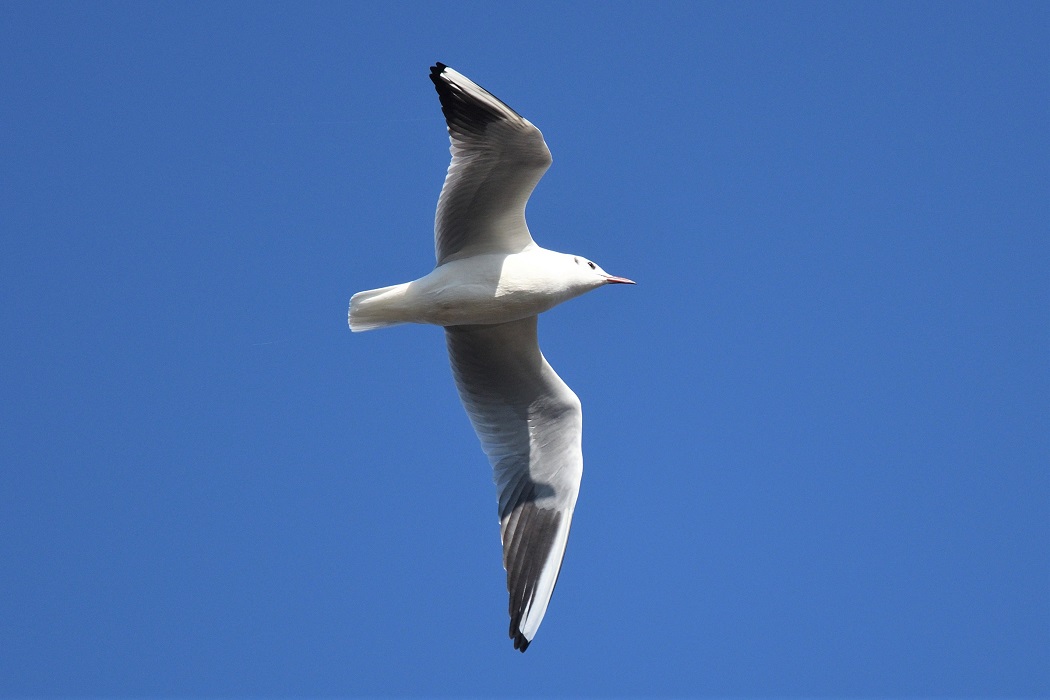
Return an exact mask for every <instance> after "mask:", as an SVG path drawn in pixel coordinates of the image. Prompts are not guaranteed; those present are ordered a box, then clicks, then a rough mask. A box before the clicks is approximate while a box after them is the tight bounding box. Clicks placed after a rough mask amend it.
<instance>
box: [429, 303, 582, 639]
mask: <svg viewBox="0 0 1050 700" xmlns="http://www.w3.org/2000/svg"><path fill="white" fill-rule="evenodd" d="M445 338H446V341H447V343H448V352H449V358H450V360H451V363H452V374H453V375H454V377H455V379H456V386H457V388H458V389H459V395H460V398H461V399H462V400H463V406H464V407H465V408H466V410H467V415H468V416H470V421H471V423H472V424H473V425H474V430H475V432H477V434H478V438H479V439H480V440H481V445H482V448H483V449H484V450H485V454H486V455H488V458H489V462H490V463H491V464H492V469H493V472H494V475H493V476H494V480H495V482H496V488H497V491H498V493H499V516H500V535H501V538H502V540H503V566H504V568H506V570H507V591H508V592H509V593H510V636H511V638H512V639H513V640H514V648H515V649H521V651H525V649H526V648H527V647H528V645H529V643H530V642H531V641H532V638H533V636H534V635H535V634H536V630H537V628H539V626H540V622H541V621H542V620H543V615H544V613H546V611H547V604H548V603H549V601H550V598H551V594H552V593H553V592H554V585H555V584H556V583H557V580H558V572H559V571H560V570H561V562H562V558H563V557H564V556H565V545H566V542H567V541H568V537H569V525H570V523H571V521H572V513H573V509H574V508H575V506H576V497H577V495H578V494H579V490H580V479H581V477H582V476H583V451H582V447H581V433H582V427H583V414H582V411H581V409H580V400H579V399H578V398H577V397H576V394H574V393H573V391H572V389H570V388H569V387H568V386H567V385H566V384H565V382H563V381H562V380H561V378H560V377H559V376H558V375H557V374H556V373H555V371H554V370H553V369H552V368H551V366H550V365H549V364H548V363H547V361H546V359H544V357H543V355H542V354H541V353H540V349H539V344H538V342H537V338H536V317H535V316H532V317H529V318H525V319H522V320H520V321H512V322H510V323H501V324H497V325H491V326H452V327H448V328H446V329H445Z"/></svg>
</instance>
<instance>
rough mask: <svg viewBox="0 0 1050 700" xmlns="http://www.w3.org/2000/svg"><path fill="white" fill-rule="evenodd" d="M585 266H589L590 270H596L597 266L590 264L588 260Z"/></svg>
mask: <svg viewBox="0 0 1050 700" xmlns="http://www.w3.org/2000/svg"><path fill="white" fill-rule="evenodd" d="M587 264H588V265H590V266H591V269H592V270H596V269H598V266H597V265H595V264H594V263H592V262H591V261H590V260H588V261H587Z"/></svg>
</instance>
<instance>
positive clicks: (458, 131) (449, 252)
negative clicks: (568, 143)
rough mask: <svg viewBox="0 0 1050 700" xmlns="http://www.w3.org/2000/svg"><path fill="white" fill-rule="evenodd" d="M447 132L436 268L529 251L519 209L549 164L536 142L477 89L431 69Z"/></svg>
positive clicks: (526, 127)
mask: <svg viewBox="0 0 1050 700" xmlns="http://www.w3.org/2000/svg"><path fill="white" fill-rule="evenodd" d="M430 79H431V80H432V81H433V82H434V87H435V88H437V93H438V97H439V99H440V100H441V111H442V112H443V113H444V115H445V122H446V123H447V124H448V134H449V140H450V142H451V146H450V149H449V150H450V152H451V153H452V162H451V163H450V164H449V166H448V174H447V175H446V176H445V184H444V187H442V189H441V196H440V197H439V198H438V206H437V214H436V215H435V218H434V251H435V255H436V257H437V263H438V265H441V264H442V263H445V262H448V261H450V260H455V259H458V258H462V257H468V256H470V255H477V254H479V253H494V252H497V253H498V252H505V253H517V252H520V251H522V250H524V249H526V248H528V247H529V246H532V245H535V243H534V242H533V240H532V235H531V234H530V233H529V228H528V226H527V225H526V224H525V204H526V203H527V202H528V200H529V196H530V195H531V194H532V190H533V189H535V187H536V183H537V182H539V180H540V178H541V177H543V173H544V172H546V170H547V168H548V167H549V166H550V164H551V153H550V150H548V148H547V144H546V143H545V142H544V140H543V134H541V133H540V130H539V129H537V128H536V127H535V126H533V125H532V124H531V123H530V122H529V121H528V120H527V119H524V118H523V117H522V116H521V115H519V114H518V113H517V112H515V111H514V110H513V109H511V108H510V107H508V106H507V105H506V104H504V103H503V102H501V101H500V100H499V99H497V98H496V97H495V96H493V95H492V94H491V93H489V92H488V91H486V90H485V89H484V88H481V87H479V86H478V85H476V84H475V83H474V82H472V81H471V80H470V79H469V78H467V77H465V76H463V75H462V74H460V73H457V72H456V71H454V70H453V69H451V68H449V67H448V66H446V65H444V64H443V63H438V64H436V65H435V66H433V67H432V68H431V69H430Z"/></svg>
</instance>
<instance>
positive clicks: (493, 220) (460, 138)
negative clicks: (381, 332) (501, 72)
mask: <svg viewBox="0 0 1050 700" xmlns="http://www.w3.org/2000/svg"><path fill="white" fill-rule="evenodd" d="M430 79H431V80H432V81H433V82H434V86H435V87H436V88H437V93H438V98H439V99H440V100H441V111H442V113H443V114H444V115H445V121H446V123H447V125H448V134H449V140H450V141H451V147H450V149H449V150H450V151H451V153H452V162H451V164H450V165H449V166H448V174H447V175H446V176H445V184H444V186H443V187H442V188H441V196H440V197H439V198H438V204H437V214H436V216H435V220H434V249H435V255H436V257H437V265H436V267H435V268H434V270H433V271H432V272H431V273H430V274H428V275H426V276H425V277H421V278H419V279H417V280H415V281H413V282H406V283H403V284H396V285H392V286H389V287H382V288H379V289H372V290H368V291H364V292H358V293H357V294H354V295H353V297H352V298H351V299H350V312H349V323H350V330H351V331H366V330H371V329H374V328H382V327H385V326H392V325H396V324H400V323H429V324H433V325H436V326H443V327H444V329H445V341H446V344H447V346H448V355H449V359H450V362H451V365H452V376H453V377H454V379H455V382H456V387H457V389H458V390H459V397H460V399H461V400H462V402H463V407H464V408H465V409H466V411H467V415H468V417H469V418H470V422H471V423H472V424H473V426H474V431H475V432H476V433H477V435H478V439H479V440H480V441H481V447H482V449H483V450H484V452H485V454H486V455H487V456H488V459H489V462H490V464H491V465H492V471H493V479H494V481H495V482H496V488H497V492H498V496H499V519H500V539H501V540H502V542H503V567H504V568H505V569H506V570H507V592H508V593H509V594H510V605H509V610H510V638H511V639H512V640H513V641H514V648H515V649H520V650H521V651H522V652H524V651H525V650H526V649H527V648H528V646H529V644H530V643H531V642H532V639H533V637H534V636H535V635H536V630H537V629H539V626H540V622H541V621H542V620H543V616H544V614H546V612H547V605H548V603H549V602H550V599H551V594H552V593H553V592H554V586H555V584H556V583H557V581H558V573H559V571H560V570H561V564H562V559H563V557H564V556H565V545H566V542H567V541H568V537H569V525H570V523H571V522H572V513H573V510H574V508H575V507H576V497H577V495H578V494H579V492H580V479H581V477H582V476H583V450H582V446H581V433H582V427H583V418H582V412H581V408H580V400H579V398H577V396H576V394H575V393H573V391H572V389H570V388H569V387H568V385H567V384H565V382H564V381H562V379H561V377H559V376H558V375H557V373H555V371H554V369H553V368H552V367H551V366H550V365H549V364H548V363H547V360H546V359H545V358H544V357H543V354H542V353H541V352H540V347H539V342H538V341H537V336H536V317H537V315H538V314H540V313H542V312H544V311H547V310H548V309H550V308H552V307H554V306H556V305H557V304H560V303H561V302H563V301H567V300H569V299H572V298H574V297H578V296H580V295H581V294H583V293H585V292H589V291H591V290H592V289H597V288H598V287H604V286H605V285H608V284H634V282H632V281H631V280H629V279H626V278H624V277H616V276H614V275H610V274H608V273H607V272H605V271H604V270H603V269H602V268H600V267H599V266H598V265H596V264H595V263H593V262H591V261H590V260H588V259H586V258H583V257H581V256H578V255H567V254H565V253H556V252H554V251H552V250H547V249H546V248H541V247H540V246H538V245H537V244H536V242H535V241H533V240H532V235H531V234H530V233H529V227H528V226H527V225H526V224H525V204H526V202H528V199H529V195H531V194H532V190H533V189H534V188H535V187H536V183H537V182H539V180H540V178H541V177H543V173H544V172H546V170H547V168H548V167H549V166H550V164H551V153H550V150H549V149H548V148H547V144H546V142H544V140H543V135H542V134H541V133H540V130H539V129H537V128H536V127H535V126H533V125H532V123H530V122H529V121H528V120H527V119H525V118H523V117H522V116H521V115H519V114H518V113H517V112H515V111H514V110H513V109H511V108H510V107H508V106H507V105H506V104H504V103H503V102H502V101H500V100H499V99H497V98H496V97H495V96H494V95H492V94H491V93H489V92H488V91H486V90H485V89H483V88H481V87H480V86H478V85H477V84H475V83H474V82H472V81H471V80H469V79H468V78H466V77H465V76H464V75H462V74H461V73H458V72H456V71H455V70H453V69H451V68H449V67H448V66H446V65H445V64H443V63H437V64H436V65H434V66H433V67H431V69H430Z"/></svg>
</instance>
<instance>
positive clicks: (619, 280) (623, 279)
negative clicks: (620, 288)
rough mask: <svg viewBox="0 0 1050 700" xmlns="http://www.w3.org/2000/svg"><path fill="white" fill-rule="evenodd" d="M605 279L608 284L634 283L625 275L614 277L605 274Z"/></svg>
mask: <svg viewBox="0 0 1050 700" xmlns="http://www.w3.org/2000/svg"><path fill="white" fill-rule="evenodd" d="M605 281H606V283H608V284H635V282H634V281H633V280H629V279H627V278H626V277H615V276H613V275H606V276H605Z"/></svg>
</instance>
